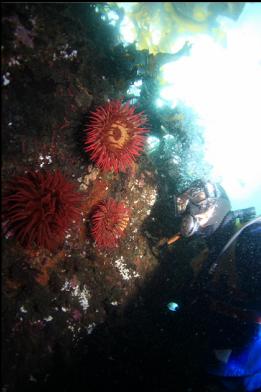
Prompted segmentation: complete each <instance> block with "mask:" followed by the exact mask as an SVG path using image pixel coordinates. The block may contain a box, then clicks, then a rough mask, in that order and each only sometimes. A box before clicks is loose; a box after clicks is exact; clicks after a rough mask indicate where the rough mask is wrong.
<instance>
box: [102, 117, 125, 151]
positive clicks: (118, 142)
mask: <svg viewBox="0 0 261 392" xmlns="http://www.w3.org/2000/svg"><path fill="white" fill-rule="evenodd" d="M129 140H130V135H129V133H128V128H126V127H125V126H123V125H120V124H119V123H117V122H116V123H114V124H112V125H111V128H110V130H109V132H108V133H107V141H108V144H109V146H110V147H111V148H116V149H122V148H123V147H124V145H126V144H127V143H128V141H129Z"/></svg>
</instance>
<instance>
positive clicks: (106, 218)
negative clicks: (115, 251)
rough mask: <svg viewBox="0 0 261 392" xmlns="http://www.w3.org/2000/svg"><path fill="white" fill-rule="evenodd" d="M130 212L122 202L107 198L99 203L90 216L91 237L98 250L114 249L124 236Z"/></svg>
mask: <svg viewBox="0 0 261 392" xmlns="http://www.w3.org/2000/svg"><path fill="white" fill-rule="evenodd" d="M129 217H130V210H129V209H128V208H127V207H126V206H125V204H124V203H123V202H117V201H116V200H114V199H112V198H109V199H107V200H103V201H101V202H100V203H99V204H98V205H97V206H96V208H95V210H94V212H93V215H92V236H93V238H94V240H95V243H96V245H97V247H98V248H115V247H117V246H118V241H119V239H120V238H122V237H123V236H124V234H125V233H124V231H125V228H126V226H127V224H128V222H129Z"/></svg>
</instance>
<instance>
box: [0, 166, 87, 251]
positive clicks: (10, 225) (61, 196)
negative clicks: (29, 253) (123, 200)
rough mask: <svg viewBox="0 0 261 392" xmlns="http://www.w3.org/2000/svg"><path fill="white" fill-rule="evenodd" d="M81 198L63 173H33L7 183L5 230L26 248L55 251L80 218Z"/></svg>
mask: <svg viewBox="0 0 261 392" xmlns="http://www.w3.org/2000/svg"><path fill="white" fill-rule="evenodd" d="M81 199H82V196H81V195H80V194H79V193H77V191H76V189H75V185H74V184H72V183H70V182H68V181H67V180H66V179H65V177H64V176H63V175H62V173H61V172H60V171H59V170H57V171H55V172H45V171H42V172H40V171H39V172H33V171H30V172H28V173H27V174H26V175H24V176H19V177H15V178H14V179H12V180H10V181H9V182H8V184H7V187H6V189H5V191H4V195H3V205H2V206H3V217H4V220H5V223H6V226H7V230H11V231H12V232H13V233H14V236H15V237H16V239H17V240H18V241H19V242H20V243H21V245H23V246H25V247H29V246H31V245H32V244H35V245H36V246H38V247H41V248H46V249H49V250H54V249H55V248H57V247H58V246H59V245H61V244H62V243H63V241H64V237H65V232H66V230H67V229H68V228H69V227H70V225H71V224H72V222H73V221H74V220H75V221H76V220H78V218H79V217H80V208H79V207H80V203H81Z"/></svg>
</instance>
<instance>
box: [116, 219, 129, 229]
mask: <svg viewBox="0 0 261 392" xmlns="http://www.w3.org/2000/svg"><path fill="white" fill-rule="evenodd" d="M128 222H129V217H128V216H125V217H124V218H122V219H121V221H120V222H119V223H118V224H117V226H118V228H119V229H120V230H122V231H124V230H125V229H126V227H127V225H128Z"/></svg>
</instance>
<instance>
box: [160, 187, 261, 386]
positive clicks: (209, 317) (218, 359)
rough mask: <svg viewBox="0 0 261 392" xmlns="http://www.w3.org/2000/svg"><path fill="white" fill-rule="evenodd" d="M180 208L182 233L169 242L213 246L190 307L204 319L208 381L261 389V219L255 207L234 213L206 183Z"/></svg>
mask: <svg viewBox="0 0 261 392" xmlns="http://www.w3.org/2000/svg"><path fill="white" fill-rule="evenodd" d="M175 209H176V215H177V216H179V218H180V230H179V232H178V233H177V234H175V235H174V236H173V237H172V238H170V239H169V240H168V241H167V243H168V244H169V245H170V244H173V243H174V242H176V241H177V240H178V239H180V238H182V237H187V238H188V237H195V236H200V237H203V238H204V239H205V241H206V244H207V248H208V255H207V257H206V259H205V261H204V262H203V263H202V266H201V269H200V272H199V273H198V275H197V277H196V279H195V281H194V283H193V284H192V288H191V293H190V298H191V303H190V305H189V306H190V310H191V307H192V313H193V314H194V317H195V318H196V321H197V320H199V319H200V318H202V319H203V320H204V323H203V325H204V326H205V329H206V339H207V341H208V350H207V351H208V353H207V355H206V358H205V361H204V362H205V363H206V370H207V374H208V375H209V379H210V381H211V382H212V381H213V382H215V385H216V386H217V385H220V386H222V388H223V389H222V391H223V390H225V391H261V217H255V215H256V214H255V209H254V208H253V207H251V208H247V209H242V210H237V211H232V210H231V204H230V201H229V199H228V197H227V195H226V193H225V191H224V189H223V188H222V187H221V186H220V185H219V184H214V183H212V182H208V181H201V180H197V181H195V182H193V183H192V185H191V187H190V188H189V189H187V190H186V191H185V192H183V193H182V194H181V195H179V196H178V197H175ZM239 225H240V228H239ZM171 304H173V303H171ZM174 304H175V303H174ZM169 309H170V310H172V309H171V308H170V307H169ZM184 311H186V310H185V309H184ZM224 388H225V389H224Z"/></svg>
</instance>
